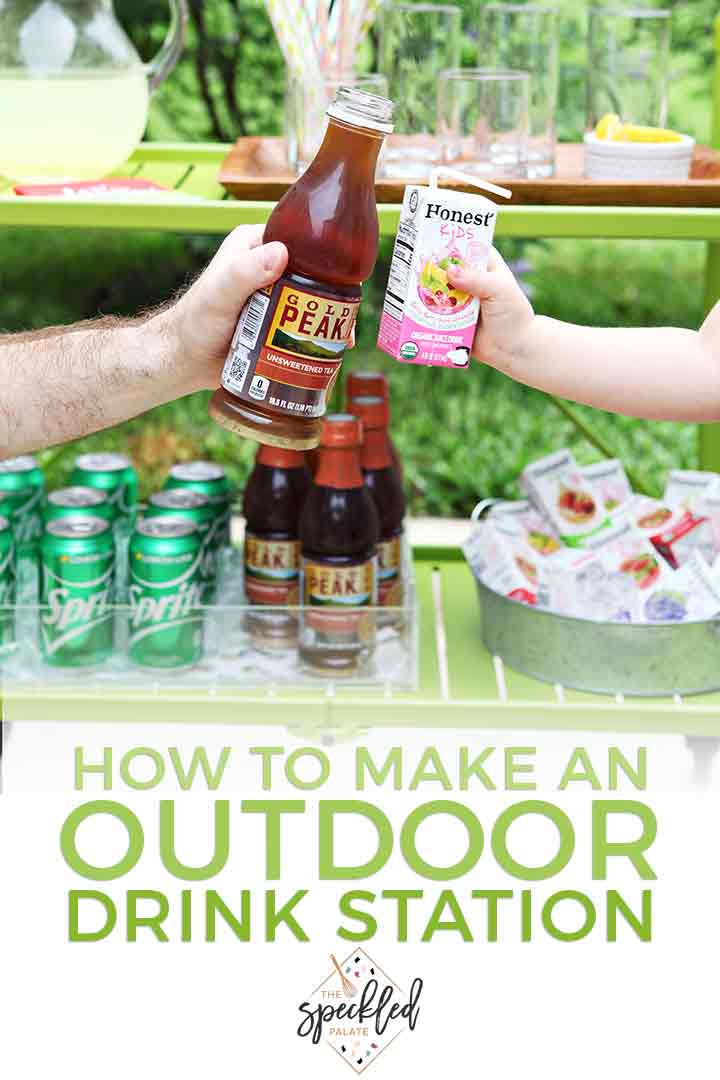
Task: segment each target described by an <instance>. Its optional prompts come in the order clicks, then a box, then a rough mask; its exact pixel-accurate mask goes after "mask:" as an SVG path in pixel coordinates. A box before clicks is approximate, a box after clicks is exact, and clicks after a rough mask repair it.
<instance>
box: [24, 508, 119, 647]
mask: <svg viewBox="0 0 720 1080" xmlns="http://www.w3.org/2000/svg"><path fill="white" fill-rule="evenodd" d="M114 577H115V542H114V539H113V532H112V529H111V527H110V525H109V523H108V522H107V521H104V520H103V519H102V518H96V517H80V516H78V517H64V518H58V519H57V520H56V521H49V522H48V524H47V527H46V529H45V533H44V535H43V539H42V546H41V558H40V602H41V604H42V610H41V612H40V648H41V651H42V654H43V657H44V659H45V662H46V663H47V664H51V665H53V666H54V667H67V668H75V667H94V666H96V665H97V664H101V663H102V662H103V661H104V660H107V658H108V657H109V656H110V655H111V654H112V651H113V648H114V646H115V626H114V614H113V609H112V602H113V596H114V592H113V590H114Z"/></svg>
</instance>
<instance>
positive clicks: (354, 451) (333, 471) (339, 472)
mask: <svg viewBox="0 0 720 1080" xmlns="http://www.w3.org/2000/svg"><path fill="white" fill-rule="evenodd" d="M315 483H316V484H317V486H318V487H329V488H342V489H348V488H360V487H362V486H363V475H362V471H361V469H360V457H359V454H358V448H357V447H356V446H322V447H321V448H320V458H319V461H318V467H317V472H316V473H315Z"/></svg>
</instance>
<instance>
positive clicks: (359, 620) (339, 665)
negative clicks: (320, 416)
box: [300, 414, 380, 675]
mask: <svg viewBox="0 0 720 1080" xmlns="http://www.w3.org/2000/svg"><path fill="white" fill-rule="evenodd" d="M361 444H362V425H361V423H360V421H359V420H358V419H357V418H356V417H354V416H349V415H346V414H338V415H333V416H328V417H327V419H326V420H325V423H324V424H323V428H322V434H321V437H320V460H319V463H318V468H317V472H316V474H315V480H314V482H313V485H312V487H311V488H310V492H309V494H308V497H307V499H306V500H305V505H304V506H303V510H302V514H301V516H300V542H301V558H300V566H301V581H302V604H303V611H302V628H301V633H300V655H301V658H302V660H303V661H304V662H305V664H306V665H307V666H308V667H309V668H311V669H312V670H315V671H318V672H324V673H325V674H337V675H344V674H345V675H352V674H354V673H356V672H357V671H359V670H361V669H362V668H363V667H364V666H365V664H366V663H367V661H368V660H369V658H370V656H371V654H372V650H373V647H374V643H375V619H374V614H373V612H372V611H368V610H367V609H368V608H372V607H374V606H375V605H376V604H377V545H378V541H379V539H380V521H379V518H378V512H377V510H376V508H375V503H374V501H373V498H372V496H371V494H370V492H369V490H368V488H367V487H366V486H365V484H364V481H363V474H362V470H361V468H360V446H361ZM364 609H365V610H364Z"/></svg>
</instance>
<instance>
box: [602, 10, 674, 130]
mask: <svg viewBox="0 0 720 1080" xmlns="http://www.w3.org/2000/svg"><path fill="white" fill-rule="evenodd" d="M670 14H671V13H670V12H669V11H666V10H661V9H660V8H625V9H623V8H617V9H616V8H592V9H591V10H590V18H589V20H588V68H587V127H588V130H592V129H593V128H594V127H595V125H596V124H597V122H598V120H599V119H600V117H601V116H604V115H605V113H617V114H618V116H620V117H621V119H622V120H623V121H624V122H625V123H628V124H648V125H650V126H651V127H665V125H666V123H667V96H668V95H667V91H668V68H669V60H670Z"/></svg>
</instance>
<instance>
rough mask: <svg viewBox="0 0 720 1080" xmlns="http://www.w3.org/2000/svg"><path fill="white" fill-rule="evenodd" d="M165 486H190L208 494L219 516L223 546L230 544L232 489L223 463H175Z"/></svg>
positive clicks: (219, 533) (219, 530) (220, 542)
mask: <svg viewBox="0 0 720 1080" xmlns="http://www.w3.org/2000/svg"><path fill="white" fill-rule="evenodd" d="M165 488H166V490H167V489H172V488H190V490H191V491H199V492H200V493H201V494H202V495H207V497H208V499H209V500H210V505H211V506H212V508H213V510H214V511H215V514H216V515H217V518H218V524H217V534H218V542H219V544H220V546H221V547H228V546H229V544H230V504H231V502H232V489H231V487H230V481H229V480H228V478H227V473H226V472H225V470H224V469H223V467H222V466H221V465H215V464H213V462H212V461H189V462H187V463H186V464H183V465H173V467H172V469H171V470H170V473H169V475H168V478H167V480H166V481H165Z"/></svg>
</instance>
